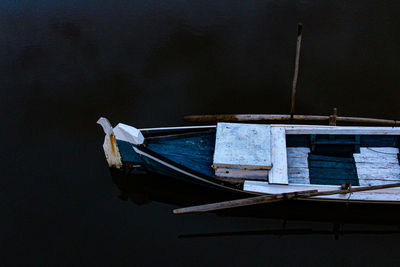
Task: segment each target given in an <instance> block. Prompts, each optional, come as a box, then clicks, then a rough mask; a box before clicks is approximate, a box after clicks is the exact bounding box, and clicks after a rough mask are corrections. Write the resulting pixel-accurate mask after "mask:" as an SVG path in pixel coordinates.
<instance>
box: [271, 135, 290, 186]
mask: <svg viewBox="0 0 400 267" xmlns="http://www.w3.org/2000/svg"><path fill="white" fill-rule="evenodd" d="M271 161H272V169H271V170H270V171H269V174H268V181H269V183H271V184H288V183H289V180H288V173H287V155H286V135H285V129H284V128H282V127H272V128H271Z"/></svg>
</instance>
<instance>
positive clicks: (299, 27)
mask: <svg viewBox="0 0 400 267" xmlns="http://www.w3.org/2000/svg"><path fill="white" fill-rule="evenodd" d="M302 32H303V25H302V24H301V23H299V24H298V25H297V45H296V59H295V63H294V75H293V84H292V100H291V105H290V118H291V119H293V115H294V107H295V105H296V87H297V78H298V76H299V61H300V48H301V36H302Z"/></svg>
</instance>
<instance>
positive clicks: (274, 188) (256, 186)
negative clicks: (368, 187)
mask: <svg viewBox="0 0 400 267" xmlns="http://www.w3.org/2000/svg"><path fill="white" fill-rule="evenodd" d="M355 187H356V186H355ZM339 188H340V187H339V186H335V185H271V184H268V183H266V182H259V181H245V183H244V190H245V191H251V192H258V193H266V194H281V193H288V192H295V191H304V190H313V189H316V190H318V191H319V192H323V191H329V190H334V189H339ZM311 199H314V200H328V201H349V202H377V203H379V202H394V203H399V204H400V188H398V187H397V188H386V189H379V190H374V191H364V192H355V193H352V194H351V195H349V194H340V195H339V194H338V195H329V196H317V197H312V198H311Z"/></svg>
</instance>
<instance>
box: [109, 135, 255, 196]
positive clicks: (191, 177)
mask: <svg viewBox="0 0 400 267" xmlns="http://www.w3.org/2000/svg"><path fill="white" fill-rule="evenodd" d="M214 142H215V134H213V133H204V134H194V135H190V134H189V135H183V136H179V137H178V138H174V137H172V138H169V137H167V138H155V139H151V138H149V139H148V140H147V142H146V145H145V146H142V147H140V146H135V145H133V144H130V143H128V142H125V141H121V140H117V143H118V147H119V150H120V153H121V157H122V162H123V164H124V168H125V170H127V171H129V172H136V171H137V168H138V167H137V166H140V169H141V170H143V169H145V170H146V171H148V172H151V173H156V174H161V175H165V176H169V177H172V178H175V179H179V180H183V181H186V182H190V183H194V184H197V185H201V186H205V187H208V188H214V189H219V190H223V191H229V192H235V193H240V194H245V195H252V194H251V193H245V192H244V191H242V190H240V189H238V188H237V187H235V186H233V185H230V184H225V183H223V182H221V181H219V180H217V179H215V175H214V170H213V169H212V167H211V165H212V160H213V153H214V145H215V144H214ZM135 149H136V150H137V151H140V152H141V154H139V153H137V152H136V151H135ZM144 154H145V155H144Z"/></svg>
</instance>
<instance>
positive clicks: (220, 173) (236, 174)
mask: <svg viewBox="0 0 400 267" xmlns="http://www.w3.org/2000/svg"><path fill="white" fill-rule="evenodd" d="M215 176H217V177H229V178H241V179H243V178H248V179H257V180H265V181H267V180H268V171H267V170H241V169H232V168H218V169H216V170H215Z"/></svg>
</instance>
